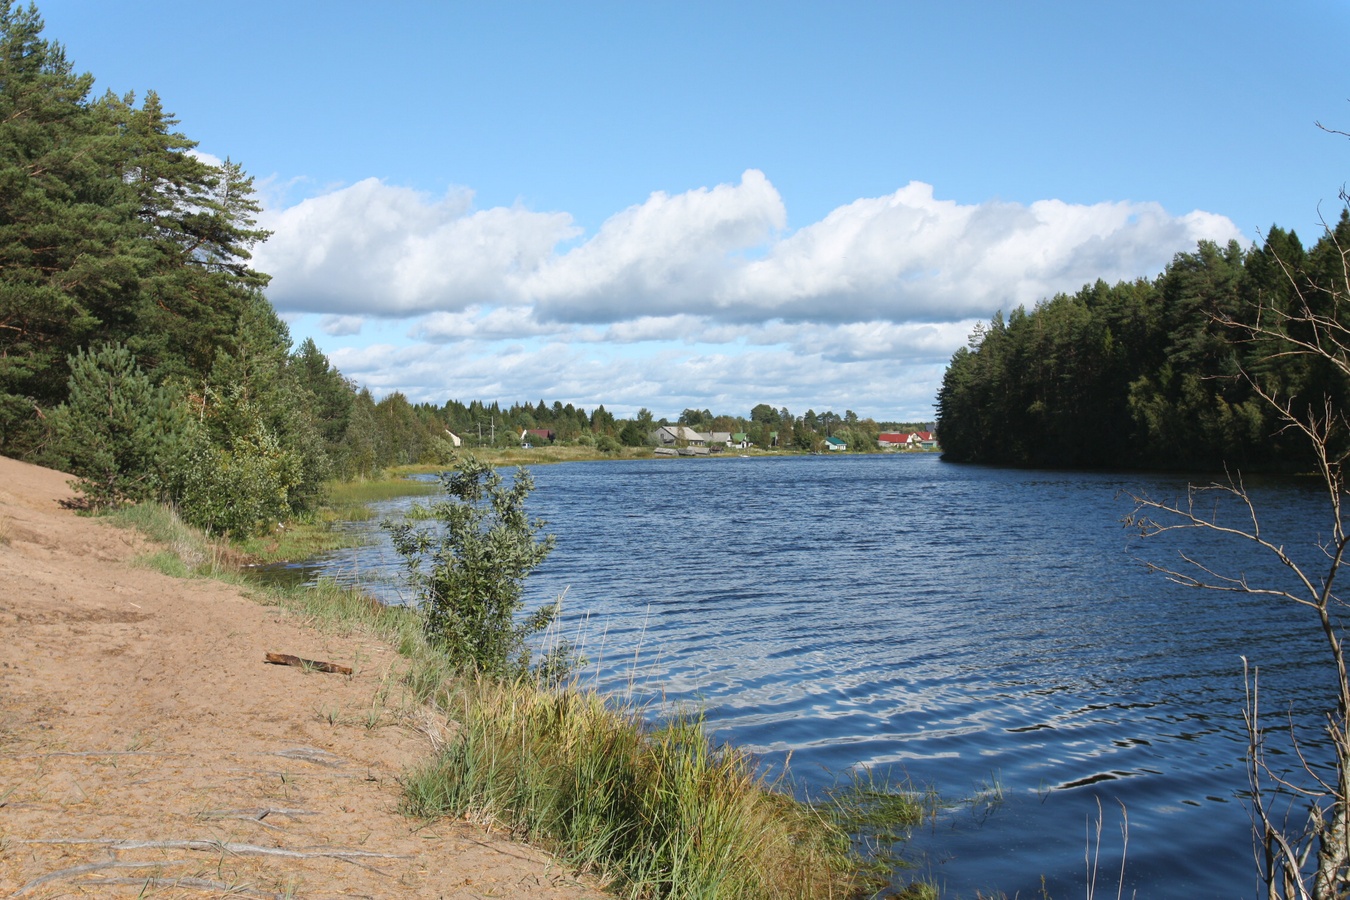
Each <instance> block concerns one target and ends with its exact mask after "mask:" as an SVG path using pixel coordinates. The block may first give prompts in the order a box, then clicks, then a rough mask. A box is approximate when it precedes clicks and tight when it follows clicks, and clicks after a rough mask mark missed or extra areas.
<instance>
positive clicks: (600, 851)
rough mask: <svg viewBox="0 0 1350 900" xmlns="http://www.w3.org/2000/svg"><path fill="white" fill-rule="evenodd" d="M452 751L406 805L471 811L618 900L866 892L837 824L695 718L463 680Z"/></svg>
mask: <svg viewBox="0 0 1350 900" xmlns="http://www.w3.org/2000/svg"><path fill="white" fill-rule="evenodd" d="M439 700H440V702H441V703H442V704H443V705H444V707H445V708H446V709H447V711H448V712H449V714H450V715H451V716H452V717H453V718H455V719H456V720H457V721H458V722H459V725H460V727H459V729H458V731H457V732H456V735H455V737H454V739H453V740H452V741H451V742H450V744H449V745H448V746H447V747H446V748H445V749H444V750H443V751H442V752H441V753H440V754H439V755H438V756H436V757H435V758H434V759H432V760H431V761H429V762H428V763H426V764H425V765H423V766H420V767H418V768H416V769H415V770H413V771H412V772H411V773H409V775H408V777H407V778H406V780H405V789H406V792H407V809H408V811H409V812H411V813H413V814H415V815H420V816H442V815H445V816H454V817H468V818H469V819H471V820H476V821H481V822H485V823H491V824H493V825H495V826H497V827H499V828H504V829H506V830H508V831H510V832H511V833H512V834H514V835H516V836H517V837H519V838H521V839H524V840H528V841H531V842H533V843H536V844H539V845H542V846H544V847H546V848H548V849H549V850H551V851H553V852H554V853H556V854H557V855H559V856H560V857H562V858H563V859H565V860H566V861H567V862H568V863H569V864H571V865H573V866H576V867H578V868H580V869H583V870H587V871H592V872H595V873H597V874H599V875H601V876H602V877H604V878H606V879H607V880H608V881H609V882H610V887H611V890H612V891H614V892H615V893H617V894H618V895H619V896H622V897H632V898H647V897H662V898H673V900H674V898H719V900H755V898H764V900H768V898H775V900H778V898H844V897H854V896H860V895H861V894H863V893H864V892H865V891H866V890H867V888H868V887H869V886H871V887H873V888H874V887H875V885H874V884H869V882H868V881H867V880H866V879H865V878H864V877H863V876H862V875H861V874H860V869H861V861H860V860H859V859H858V858H857V857H856V856H855V855H854V853H853V848H852V841H851V839H850V836H849V835H848V833H847V832H846V831H845V830H844V829H843V828H841V827H840V825H839V824H838V822H837V821H836V820H835V819H834V818H833V817H831V816H830V815H828V814H824V813H822V812H821V811H820V810H819V809H817V808H815V807H813V806H810V805H807V804H803V803H799V802H798V801H796V800H794V799H792V798H791V797H789V796H787V795H786V794H783V793H780V792H779V791H777V790H774V789H773V788H772V786H770V785H766V784H765V783H764V781H763V780H762V779H761V778H760V777H759V775H758V767H757V765H756V763H755V761H754V759H753V758H752V757H750V756H749V755H748V754H747V753H745V752H744V751H741V750H738V749H736V748H734V747H725V746H716V745H714V744H713V743H712V742H711V741H710V740H709V739H708V737H707V735H706V734H705V732H704V729H703V722H702V719H701V717H699V716H690V715H677V716H674V717H673V718H671V719H669V720H667V721H665V722H663V723H660V724H651V723H649V722H647V721H646V720H645V719H644V718H643V716H641V715H640V714H639V713H638V712H637V711H635V710H632V709H622V708H616V707H614V706H612V705H611V704H610V703H609V702H607V701H606V700H605V699H603V698H601V697H600V696H598V695H596V694H594V693H592V692H587V691H579V690H574V689H558V690H547V689H542V688H540V687H539V686H538V685H537V684H534V683H533V682H517V683H502V682H498V681H492V680H488V679H482V680H475V681H460V682H456V683H454V684H453V685H450V686H447V688H446V689H445V690H444V691H443V692H442V693H441V695H440V697H439Z"/></svg>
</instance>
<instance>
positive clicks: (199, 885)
mask: <svg viewBox="0 0 1350 900" xmlns="http://www.w3.org/2000/svg"><path fill="white" fill-rule="evenodd" d="M68 480H69V476H67V475H65V474H62V473H60V472H54V471H51V470H48V469H42V468H39V467H36V466H31V465H27V464H25V463H20V462H16V461H14V460H9V459H5V458H0V898H6V897H25V898H29V897H31V898H54V897H156V898H178V897H193V898H201V897H304V898H328V897H428V898H430V897H435V898H484V897H538V898H559V900H562V898H567V900H572V898H599V897H603V896H604V894H603V893H601V891H600V890H599V889H598V888H597V887H596V885H595V883H594V882H590V881H587V880H586V879H584V878H580V877H577V876H576V875H575V874H574V873H572V872H570V871H569V870H568V869H567V868H566V867H565V866H563V865H561V864H559V863H558V862H556V861H554V860H552V859H551V858H550V857H549V856H548V855H547V854H545V853H543V852H541V851H539V850H536V849H533V848H529V847H526V846H522V845H520V844H516V843H512V842H510V841H509V840H507V839H505V838H504V837H501V836H499V835H495V834H492V833H489V832H487V831H485V830H483V829H482V828H480V827H478V826H475V825H472V824H469V823H467V822H457V821H448V820H441V821H434V822H427V821H424V820H420V819H414V818H410V817H407V816H405V815H403V814H402V813H400V812H399V809H398V804H399V799H400V786H399V776H400V773H401V772H403V771H404V770H405V769H406V767H408V766H409V765H411V764H412V763H413V762H415V761H417V760H419V759H422V758H425V757H426V755H427V754H428V753H430V742H429V740H428V738H427V737H426V735H425V734H424V733H423V732H422V731H421V730H419V729H418V728H417V727H415V721H414V720H415V718H416V717H415V716H409V715H408V714H407V712H408V710H407V708H406V706H405V705H404V704H403V703H402V702H401V700H402V698H401V694H400V690H399V687H398V680H397V674H398V671H399V658H398V656H397V654H396V653H395V652H394V651H393V650H392V649H391V648H390V647H388V646H386V645H384V644H382V643H380V642H379V641H376V640H374V639H371V638H368V637H362V636H336V635H333V634H330V633H323V632H320V631H318V630H316V629H314V628H312V627H307V626H306V624H305V623H304V622H303V621H302V620H301V619H300V618H299V617H298V616H296V615H293V614H291V613H288V612H286V611H282V610H278V609H277V608H275V607H269V606H265V605H262V604H261V603H259V602H257V601H256V600H253V599H250V598H249V597H248V596H246V593H245V592H244V591H241V590H240V589H238V588H235V587H231V586H228V585H223V584H220V583H217V582H212V581H208V580H204V579H175V578H171V577H168V576H165V575H162V574H159V573H158V572H155V571H153V570H151V569H148V568H145V567H143V566H139V565H137V564H136V563H135V562H134V560H135V559H136V557H138V556H143V555H144V554H146V553H147V552H148V551H150V550H153V548H152V547H150V546H149V545H148V544H147V543H146V542H145V540H144V539H143V538H141V537H140V536H139V535H137V534H135V533H134V532H131V531H128V530H126V529H122V528H118V527H115V526H113V525H111V524H109V523H107V522H103V521H99V520H97V519H91V518H88V517H83V516H79V515H77V514H75V513H74V512H72V511H70V510H68V509H65V508H63V507H62V505H61V503H62V501H63V500H68V499H70V498H71V497H72V496H73V492H72V491H71V489H70V488H69V486H68V485H67V482H68ZM268 652H277V653H289V654H295V655H298V656H302V657H307V658H310V659H319V660H325V661H331V662H335V663H339V664H342V665H347V666H351V667H353V668H354V670H355V672H354V674H353V675H352V676H350V677H348V676H344V675H331V674H322V673H317V672H308V671H305V670H302V669H296V668H289V667H285V666H276V665H268V664H266V663H265V662H264V661H263V658H264V655H265V654H266V653H268Z"/></svg>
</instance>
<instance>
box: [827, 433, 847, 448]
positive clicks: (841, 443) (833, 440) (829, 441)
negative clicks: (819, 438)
mask: <svg viewBox="0 0 1350 900" xmlns="http://www.w3.org/2000/svg"><path fill="white" fill-rule="evenodd" d="M825 443H827V444H832V445H833V446H835V447H840V446H847V445H848V441H846V440H844V439H843V438H837V437H835V436H834V435H830V436H829V437H827V438H826V439H825Z"/></svg>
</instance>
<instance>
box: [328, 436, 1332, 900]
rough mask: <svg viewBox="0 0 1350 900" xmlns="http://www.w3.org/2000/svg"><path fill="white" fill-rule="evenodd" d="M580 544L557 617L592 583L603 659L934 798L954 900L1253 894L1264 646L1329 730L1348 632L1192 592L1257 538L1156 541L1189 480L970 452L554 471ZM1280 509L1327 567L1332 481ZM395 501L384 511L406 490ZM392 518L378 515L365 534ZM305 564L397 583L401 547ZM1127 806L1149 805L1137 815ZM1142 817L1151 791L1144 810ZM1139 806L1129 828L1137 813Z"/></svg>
mask: <svg viewBox="0 0 1350 900" xmlns="http://www.w3.org/2000/svg"><path fill="white" fill-rule="evenodd" d="M532 473H533V476H534V478H535V482H536V490H535V492H534V494H533V495H532V496H531V498H530V508H531V511H532V512H533V514H535V515H537V516H540V517H542V518H544V519H546V520H547V521H548V528H547V530H548V531H549V532H551V533H553V534H554V535H556V538H557V548H556V550H555V551H554V552H553V554H552V555H551V556H550V557H549V559H548V561H547V562H546V563H545V564H544V566H543V567H542V568H541V569H540V570H539V571H538V572H537V573H536V574H535V575H534V576H532V578H531V579H530V581H529V583H528V588H527V597H528V603H529V605H530V606H531V607H533V606H535V605H537V604H538V603H540V602H545V601H547V600H550V599H551V598H553V597H555V596H557V595H559V594H564V593H565V599H564V601H563V604H564V605H563V609H564V625H563V630H564V632H565V633H566V634H568V635H569V636H571V637H572V638H573V639H574V640H576V641H577V642H578V643H580V644H581V645H582V649H583V651H584V652H585V654H586V656H587V657H589V658H590V659H591V660H592V664H591V666H590V668H589V669H588V671H587V672H586V673H585V677H586V679H587V680H588V681H589V682H590V683H593V684H595V685H596V686H597V687H599V688H600V689H601V690H605V691H611V692H615V693H623V694H626V695H629V696H632V697H633V698H634V699H635V700H637V701H638V702H643V703H648V704H652V708H653V709H656V708H657V705H658V704H660V703H687V704H696V705H697V706H699V707H700V708H702V709H703V710H705V711H706V715H707V720H708V722H709V724H710V726H711V728H712V729H714V731H715V735H716V737H717V738H718V739H719V740H727V741H731V742H734V743H736V744H738V745H741V746H744V747H747V748H750V749H751V750H753V751H754V752H755V753H757V754H758V755H759V756H760V757H761V758H762V759H763V760H764V762H765V765H766V768H768V769H769V770H770V771H772V772H778V771H781V769H782V766H783V764H784V762H785V761H786V760H788V759H789V756H790V763H789V775H790V777H791V778H792V779H793V780H794V781H795V782H796V783H797V784H798V785H800V786H801V789H802V790H803V791H807V792H816V791H819V790H820V789H821V788H822V787H824V786H826V785H829V784H831V783H833V782H834V781H835V780H836V779H838V778H840V777H843V776H844V775H845V774H846V773H848V772H849V771H850V770H856V769H858V768H860V767H862V768H866V769H869V770H870V771H871V773H872V777H874V778H878V779H886V780H890V781H893V782H895V783H907V784H909V785H912V786H914V787H916V788H920V789H927V788H933V789H936V790H937V791H938V792H939V794H940V796H941V797H942V798H943V801H944V806H943V809H942V811H941V813H940V814H939V815H938V816H937V817H936V819H934V820H933V821H931V822H929V823H928V824H926V825H925V826H924V827H922V828H920V829H918V830H917V832H916V834H915V835H914V838H913V839H912V841H911V842H910V845H909V851H908V852H909V854H910V855H911V857H913V858H915V859H916V860H917V861H918V863H919V869H918V870H917V872H911V873H909V875H908V876H907V877H912V876H913V875H915V874H918V875H922V876H926V877H929V878H931V879H932V880H933V881H935V882H936V883H937V884H938V885H940V886H941V887H942V888H943V890H944V896H946V897H965V898H970V897H973V896H974V895H975V893H976V892H977V891H980V892H983V893H984V894H985V895H986V896H987V895H988V894H989V893H990V892H994V891H1002V892H1005V893H1006V894H1007V895H1008V896H1010V897H1011V896H1015V895H1020V896H1022V897H1041V896H1042V893H1041V891H1042V889H1043V888H1044V890H1045V891H1046V892H1047V893H1048V894H1049V895H1050V896H1051V897H1056V898H1063V897H1071V896H1081V895H1082V894H1083V893H1084V890H1085V885H1086V881H1087V875H1086V874H1085V863H1084V853H1085V849H1086V848H1087V846H1088V844H1089V843H1091V844H1093V845H1094V846H1095V845H1096V843H1097V841H1096V839H1095V838H1092V837H1091V834H1090V833H1089V832H1090V831H1091V830H1092V829H1093V828H1095V825H1094V824H1093V823H1095V821H1096V819H1097V818H1098V815H1099V806H1098V803H1099V802H1100V804H1101V807H1100V809H1101V816H1102V818H1103V821H1104V826H1103V828H1102V834H1101V839H1100V855H1099V858H1098V867H1099V869H1100V873H1099V875H1098V877H1097V886H1096V889H1097V892H1098V895H1099V896H1106V895H1108V894H1109V895H1111V896H1114V895H1115V891H1116V887H1117V884H1116V882H1117V877H1118V874H1119V870H1120V866H1121V856H1122V852H1124V865H1125V876H1124V896H1130V895H1131V892H1133V891H1137V892H1138V896H1140V897H1149V898H1160V897H1177V898H1182V897H1185V898H1194V897H1255V896H1256V895H1257V885H1256V883H1255V876H1254V867H1253V863H1252V854H1251V837H1250V832H1251V824H1250V821H1249V818H1248V811H1247V808H1246V807H1245V805H1244V804H1243V802H1242V795H1243V792H1244V791H1245V790H1246V788H1247V776H1246V770H1245V765H1244V762H1243V758H1244V753H1245V750H1246V740H1247V739H1246V734H1245V731H1244V728H1243V723H1242V708H1243V669H1242V657H1243V656H1246V657H1247V658H1248V659H1250V660H1251V661H1252V663H1253V664H1255V665H1259V666H1260V667H1261V680H1262V694H1263V705H1264V707H1265V708H1266V709H1267V710H1269V711H1270V721H1271V724H1274V723H1275V722H1276V721H1278V720H1279V719H1281V718H1287V717H1288V716H1290V715H1292V716H1293V718H1294V720H1295V721H1296V722H1299V723H1301V724H1302V725H1304V726H1305V727H1306V730H1307V734H1306V737H1307V739H1308V740H1309V742H1310V745H1309V752H1311V753H1313V754H1316V753H1317V752H1318V750H1319V748H1318V746H1317V740H1316V738H1317V735H1316V716H1317V711H1318V709H1319V708H1320V705H1321V704H1323V703H1326V702H1329V699H1328V698H1329V697H1330V696H1331V695H1330V681H1329V677H1328V667H1327V666H1326V665H1325V664H1324V659H1323V657H1324V655H1325V651H1324V650H1323V649H1322V646H1321V644H1320V643H1319V636H1318V633H1317V631H1316V629H1315V627H1314V624H1315V623H1313V622H1312V620H1311V618H1310V616H1309V615H1308V613H1307V611H1306V610H1302V609H1300V608H1298V607H1295V606H1292V605H1290V604H1287V603H1285V604H1281V603H1278V602H1275V601H1273V600H1271V599H1269V598H1261V597H1254V596H1247V595H1243V594H1234V593H1216V592H1207V591H1200V590H1194V589H1184V588H1181V587H1179V586H1176V585H1172V584H1170V583H1169V582H1168V581H1167V580H1166V579H1164V578H1163V577H1162V576H1160V575H1158V574H1154V573H1150V572H1148V571H1147V569H1146V567H1145V565H1144V564H1143V562H1141V559H1152V560H1156V561H1159V562H1172V561H1173V560H1174V559H1175V553H1176V551H1177V549H1182V548H1184V549H1188V550H1190V551H1193V552H1196V553H1198V554H1200V555H1201V557H1202V558H1203V559H1204V560H1205V561H1206V562H1208V563H1210V564H1212V566H1213V568H1214V569H1216V570H1217V571H1220V572H1223V573H1233V574H1236V573H1239V572H1242V573H1245V574H1246V575H1247V576H1248V577H1249V578H1250V579H1251V580H1252V581H1253V583H1256V582H1258V581H1260V582H1261V583H1277V582H1279V581H1280V579H1282V578H1284V577H1285V576H1284V575H1283V574H1282V573H1281V571H1280V569H1279V568H1278V567H1273V566H1271V565H1269V564H1268V563H1267V562H1266V561H1264V560H1262V559H1261V558H1260V557H1259V556H1258V555H1256V554H1255V553H1254V552H1253V551H1252V549H1251V548H1250V547H1247V546H1242V545H1239V544H1238V543H1236V542H1234V541H1232V540H1201V539H1200V538H1201V536H1200V535H1197V534H1189V535H1183V536H1182V538H1183V542H1182V543H1173V544H1171V545H1168V544H1165V543H1163V542H1162V541H1158V542H1156V543H1155V542H1152V541H1150V542H1140V541H1139V540H1137V539H1134V538H1132V537H1131V532H1130V530H1129V529H1127V528H1125V527H1124V526H1123V524H1122V518H1123V517H1124V516H1125V515H1127V514H1128V513H1129V512H1130V511H1131V509H1132V508H1133V503H1132V502H1131V500H1130V499H1129V496H1128V494H1130V493H1136V494H1137V493H1140V492H1147V493H1149V494H1151V495H1153V496H1157V497H1169V496H1175V495H1177V494H1178V493H1179V492H1181V491H1184V489H1185V481H1184V480H1182V479H1179V478H1168V477H1160V476H1149V475H1137V474H1102V473H1062V472H1046V471H1026V470H1008V469H993V468H984V467H977V466H959V465H952V464H947V463H943V462H941V461H940V460H939V459H938V458H937V457H936V456H935V455H931V454H884V455H867V456H852V455H848V456H839V457H783V458H755V459H741V458H721V459H718V458H713V459H660V460H650V461H626V462H617V461H616V462H594V463H574V464H566V465H554V466H540V467H537V468H535V469H533V470H532ZM1252 492H1253V495H1254V497H1255V498H1256V501H1257V504H1258V507H1259V508H1260V509H1261V511H1262V525H1263V527H1264V528H1265V529H1267V531H1268V533H1270V534H1272V535H1276V536H1278V537H1280V539H1281V540H1283V541H1285V542H1286V543H1287V544H1288V547H1289V548H1290V549H1292V550H1295V552H1298V553H1302V554H1303V558H1304V559H1306V560H1312V559H1313V557H1312V556H1311V555H1310V554H1311V552H1312V551H1314V550H1315V546H1314V544H1313V541H1314V540H1315V537H1316V533H1315V527H1316V524H1315V523H1316V522H1317V521H1319V516H1321V517H1322V518H1324V517H1325V514H1324V506H1325V501H1324V499H1323V498H1322V496H1321V495H1319V494H1318V492H1317V490H1316V489H1315V486H1314V485H1312V484H1304V483H1300V482H1296V481H1287V480H1286V481H1272V482H1268V483H1262V484H1258V485H1255V486H1253V487H1252ZM406 502H409V501H391V502H389V503H386V504H382V505H380V506H377V509H378V510H379V512H380V513H381V515H387V514H391V513H396V512H397V509H398V507H399V505H400V504H402V503H406ZM366 527H368V526H366ZM376 537H377V540H376V541H375V542H374V543H372V544H371V545H370V546H367V547H363V548H361V549H359V550H357V551H347V552H344V553H340V554H336V555H334V556H333V557H331V558H328V559H325V560H321V561H318V564H317V568H311V569H307V570H306V571H308V572H310V573H311V574H313V573H315V572H317V573H320V574H325V575H328V576H334V577H338V578H341V579H343V580H355V581H360V582H361V583H363V584H366V585H367V586H370V587H372V588H373V589H374V590H376V591H378V592H381V593H382V594H383V596H384V597H385V599H386V600H389V601H390V602H399V601H400V599H401V592H400V591H399V588H398V583H397V568H398V560H397V558H396V557H395V555H394V554H393V552H392V550H391V549H390V548H389V546H388V544H387V542H386V541H383V540H379V539H378V535H377V536H376ZM1122 804H1123V808H1122ZM1122 809H1123V811H1122ZM1126 816H1127V817H1128V843H1127V844H1126V838H1125V836H1124V835H1122V831H1121V826H1122V824H1124V821H1125V817H1126Z"/></svg>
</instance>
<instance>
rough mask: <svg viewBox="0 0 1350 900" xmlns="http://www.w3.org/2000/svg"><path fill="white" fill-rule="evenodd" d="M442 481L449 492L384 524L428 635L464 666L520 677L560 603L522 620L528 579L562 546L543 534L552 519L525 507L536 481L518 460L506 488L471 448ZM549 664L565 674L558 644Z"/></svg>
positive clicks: (500, 674)
mask: <svg viewBox="0 0 1350 900" xmlns="http://www.w3.org/2000/svg"><path fill="white" fill-rule="evenodd" d="M441 487H442V489H443V490H444V491H445V494H446V496H447V499H446V500H441V501H438V502H435V503H432V504H431V505H430V506H428V507H421V506H414V507H413V508H412V511H410V513H409V515H408V519H407V520H405V521H403V522H401V523H391V522H386V523H385V527H386V528H388V529H389V532H390V537H391V539H392V541H393V544H394V548H395V549H396V550H397V551H398V552H399V554H400V555H401V556H402V557H403V560H404V564H405V565H406V567H407V569H408V579H409V582H410V584H411V586H412V588H413V591H414V594H415V596H416V597H417V602H418V605H419V606H420V607H421V609H422V613H423V615H424V617H425V621H426V630H427V635H428V637H429V638H430V639H431V640H432V641H433V642H434V643H436V644H438V645H439V646H441V647H442V648H443V649H444V650H445V651H446V653H447V654H448V656H449V658H450V660H451V662H452V663H453V664H454V665H455V666H456V667H458V668H460V669H463V670H476V671H479V672H483V673H485V674H488V675H493V676H502V677H511V676H515V675H517V674H519V673H521V672H523V671H525V670H527V669H528V668H529V666H530V649H529V647H528V645H527V643H526V641H527V639H528V638H529V637H530V636H531V635H534V634H537V633H539V632H541V631H543V630H544V629H545V628H547V627H548V626H549V624H550V623H551V622H552V621H553V620H554V618H555V616H556V615H557V605H556V604H550V605H546V606H543V607H540V608H539V609H537V610H535V611H534V613H532V614H531V615H529V616H528V617H525V618H524V619H523V620H521V619H518V614H519V613H520V612H521V611H522V609H523V607H524V603H523V601H522V600H521V589H522V586H523V583H524V580H525V577H526V576H527V575H529V573H530V572H532V571H534V569H535V568H537V567H538V566H539V564H540V563H542V562H543V561H544V558H545V557H547V556H548V554H549V552H550V551H551V550H552V549H553V537H552V535H546V536H544V537H542V538H541V537H539V536H538V535H539V531H540V529H541V528H542V527H543V524H544V523H543V522H542V521H540V520H538V519H533V520H532V519H530V518H529V516H528V515H527V514H526V512H525V498H526V497H527V496H529V493H530V491H531V490H533V488H534V481H533V479H531V478H530V473H529V472H528V471H526V470H525V469H523V468H518V469H516V475H515V479H514V481H513V483H512V485H511V486H510V487H507V486H506V485H505V484H504V483H503V482H502V477H501V476H500V475H499V474H498V473H497V471H496V469H494V468H493V467H492V466H491V465H489V464H487V463H484V462H480V461H478V460H477V459H475V458H474V457H472V456H465V457H463V459H462V461H461V463H460V467H459V470H458V471H454V472H446V473H444V474H442V475H441ZM418 520H434V522H435V525H434V526H432V527H424V528H417V527H415V526H414V525H413V524H412V523H413V522H414V521H418ZM561 653H563V654H565V653H566V648H565V647H564V648H562V650H561ZM545 663H546V667H547V668H548V669H549V670H550V673H551V674H552V675H553V676H556V675H557V674H559V668H560V666H559V663H560V656H559V653H558V652H555V653H554V654H552V655H551V656H550V657H549V658H548V659H546V660H545ZM562 668H565V666H564V667H562Z"/></svg>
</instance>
